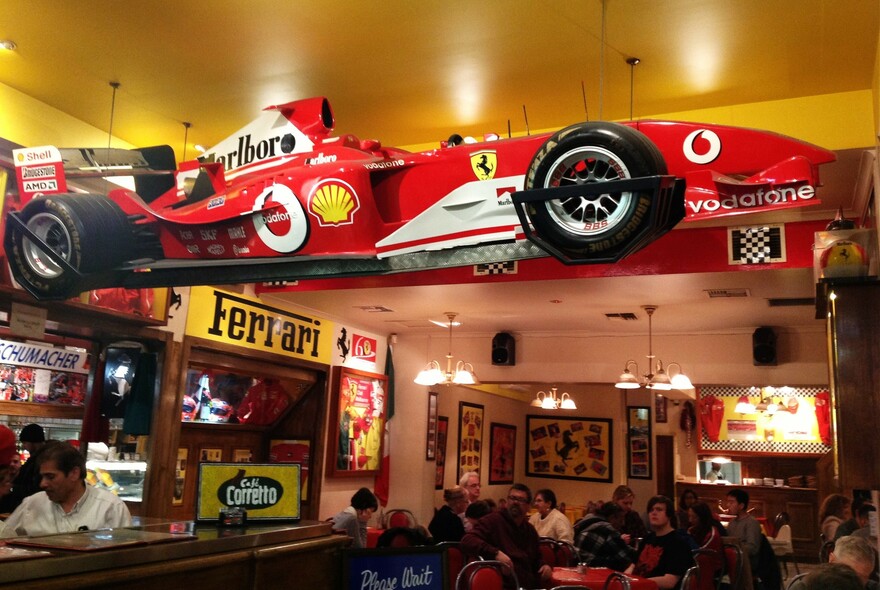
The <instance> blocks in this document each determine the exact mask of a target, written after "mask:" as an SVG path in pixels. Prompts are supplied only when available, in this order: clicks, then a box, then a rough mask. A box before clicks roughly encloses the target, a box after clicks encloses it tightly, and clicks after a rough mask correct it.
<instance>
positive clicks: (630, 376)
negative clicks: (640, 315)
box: [614, 305, 694, 397]
mask: <svg viewBox="0 0 880 590" xmlns="http://www.w3.org/2000/svg"><path fill="white" fill-rule="evenodd" d="M642 309H644V310H645V312H646V313H647V314H648V355H647V357H648V372H647V373H645V374H644V375H642V376H641V377H639V364H638V363H637V362H636V361H635V360H633V359H630V360H628V361H626V364H625V365H624V367H623V373H622V374H621V375H620V377H618V378H617V382H616V383H615V384H614V387H617V388H618V389H639V388H640V387H644V388H645V389H651V390H656V391H658V392H663V393H661V395H667V396H668V394H666V393H665V392H667V391H672V390H673V389H675V390H679V391H683V392H685V394H686V396H687V397H691V396H690V395H689V392H690V391H691V390H693V389H694V385H693V383H691V380H690V379H688V376H687V375H685V374H684V372H683V371H682V370H681V365H680V364H678V363H674V362H673V363H669V365H668V368H669V369H670V373H667V371H666V370H665V369H664V368H663V361H661V360H660V359H657V357H656V356H655V355H654V349H653V338H654V334H653V324H652V318H653V317H654V312H655V311H657V306H656V305H643V306H642ZM655 359H656V364H655ZM631 367H635V369H634V371H635V372H633V371H631V370H630V368H631ZM673 367H675V368H676V373H675V375H672V376H670V374H671V369H672V368H673ZM652 371H657V372H656V373H653V372H652Z"/></svg>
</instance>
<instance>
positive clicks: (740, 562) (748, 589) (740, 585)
mask: <svg viewBox="0 0 880 590" xmlns="http://www.w3.org/2000/svg"><path fill="white" fill-rule="evenodd" d="M724 564H725V571H726V572H727V579H728V581H729V582H730V588H731V589H732V590H753V586H752V578H751V568H750V567H749V568H746V556H745V555H743V551H742V548H741V547H740V546H739V545H734V544H725V545H724Z"/></svg>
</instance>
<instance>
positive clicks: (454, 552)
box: [437, 541, 466, 588]
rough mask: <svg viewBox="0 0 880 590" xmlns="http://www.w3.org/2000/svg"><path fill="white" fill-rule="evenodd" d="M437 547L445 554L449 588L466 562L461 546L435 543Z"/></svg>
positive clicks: (451, 543)
mask: <svg viewBox="0 0 880 590" xmlns="http://www.w3.org/2000/svg"><path fill="white" fill-rule="evenodd" d="M437 547H440V548H441V549H442V550H443V552H444V553H445V554H446V579H447V580H448V582H449V587H450V588H451V587H452V586H453V584H455V581H456V580H457V579H458V574H459V573H461V570H462V568H463V567H464V564H465V561H466V559H465V556H464V552H463V551H462V550H461V546H460V545H459V544H458V543H455V542H452V541H443V542H442V543H437Z"/></svg>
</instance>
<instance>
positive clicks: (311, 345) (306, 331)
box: [186, 287, 334, 365]
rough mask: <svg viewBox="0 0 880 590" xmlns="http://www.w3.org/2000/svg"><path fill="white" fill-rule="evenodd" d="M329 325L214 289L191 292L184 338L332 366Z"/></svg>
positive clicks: (309, 317)
mask: <svg viewBox="0 0 880 590" xmlns="http://www.w3.org/2000/svg"><path fill="white" fill-rule="evenodd" d="M333 333H334V325H333V322H331V321H329V320H325V319H323V318H319V317H315V316H310V315H306V314H305V313H302V312H299V311H293V310H290V309H285V308H283V307H278V306H275V305H269V304H267V303H264V302H263V301H261V300H259V299H256V298H253V297H246V296H244V295H239V294H237V293H229V292H227V291H223V290H221V289H217V288H215V287H193V288H192V290H191V291H190V302H189V312H188V314H187V319H186V334H187V335H188V336H197V337H199V338H205V339H208V340H213V341H215V342H223V343H225V344H231V345H233V346H242V347H246V348H249V349H251V350H263V351H265V352H272V353H275V354H282V355H285V356H290V357H294V358H299V359H304V360H307V361H313V362H317V363H323V364H326V365H329V364H330V361H331V354H332V351H333Z"/></svg>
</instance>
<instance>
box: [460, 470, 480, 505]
mask: <svg viewBox="0 0 880 590" xmlns="http://www.w3.org/2000/svg"><path fill="white" fill-rule="evenodd" d="M458 485H459V486H460V487H461V488H462V489H464V491H465V492H467V501H468V504H473V503H474V502H476V501H477V500H479V499H480V474H479V473H477V472H476V471H468V472H467V473H465V474H464V475H462V476H461V479H460V480H459V481H458Z"/></svg>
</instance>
